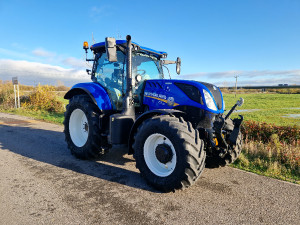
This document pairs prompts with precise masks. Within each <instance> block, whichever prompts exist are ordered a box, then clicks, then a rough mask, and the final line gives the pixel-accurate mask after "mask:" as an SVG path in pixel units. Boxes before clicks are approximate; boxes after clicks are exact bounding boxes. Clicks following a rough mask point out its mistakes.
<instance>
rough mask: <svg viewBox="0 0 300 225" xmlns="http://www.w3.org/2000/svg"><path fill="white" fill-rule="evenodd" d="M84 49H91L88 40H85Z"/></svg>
mask: <svg viewBox="0 0 300 225" xmlns="http://www.w3.org/2000/svg"><path fill="white" fill-rule="evenodd" d="M83 49H85V50H88V49H89V43H88V42H87V41H85V42H83Z"/></svg>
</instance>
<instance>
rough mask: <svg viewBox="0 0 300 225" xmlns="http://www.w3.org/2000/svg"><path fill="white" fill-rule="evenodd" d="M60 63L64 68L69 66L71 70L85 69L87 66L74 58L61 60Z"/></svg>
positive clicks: (82, 61)
mask: <svg viewBox="0 0 300 225" xmlns="http://www.w3.org/2000/svg"><path fill="white" fill-rule="evenodd" d="M62 63H63V64H64V65H66V66H71V67H73V68H86V67H87V64H86V62H85V61H84V60H82V59H77V58H74V57H69V58H66V59H63V60H62Z"/></svg>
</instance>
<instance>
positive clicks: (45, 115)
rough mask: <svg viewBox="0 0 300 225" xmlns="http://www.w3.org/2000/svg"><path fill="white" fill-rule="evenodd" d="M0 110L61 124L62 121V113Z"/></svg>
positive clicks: (0, 110)
mask: <svg viewBox="0 0 300 225" xmlns="http://www.w3.org/2000/svg"><path fill="white" fill-rule="evenodd" d="M0 112H6V113H12V114H17V115H21V116H27V117H31V118H34V119H38V120H44V121H47V122H51V123H57V124H62V123H63V121H64V113H63V112H62V113H53V112H52V113H51V112H47V111H28V110H25V109H22V108H20V109H0Z"/></svg>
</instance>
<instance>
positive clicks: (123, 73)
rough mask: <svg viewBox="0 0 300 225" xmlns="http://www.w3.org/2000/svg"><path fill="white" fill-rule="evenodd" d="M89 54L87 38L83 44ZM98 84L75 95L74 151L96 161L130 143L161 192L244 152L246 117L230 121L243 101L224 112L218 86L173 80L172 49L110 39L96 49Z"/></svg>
mask: <svg viewBox="0 0 300 225" xmlns="http://www.w3.org/2000/svg"><path fill="white" fill-rule="evenodd" d="M83 48H84V49H85V51H86V53H87V50H88V48H89V47H88V43H87V42H84V47H83ZM90 49H91V50H92V52H93V53H94V58H93V59H87V61H92V62H93V67H92V70H87V72H88V74H89V75H91V79H92V82H90V83H79V84H76V85H75V86H73V87H72V89H71V90H70V91H69V92H67V93H66V95H65V99H69V104H68V105H67V107H66V112H65V120H64V133H65V139H66V142H67V145H68V148H69V149H70V150H71V153H72V154H73V155H75V156H76V157H78V158H80V159H95V158H98V157H100V156H101V155H103V154H104V153H106V152H107V151H108V149H110V148H112V147H114V146H119V145H126V146H128V154H133V156H134V158H135V160H136V167H137V168H138V169H139V170H140V173H141V175H142V176H143V177H144V178H145V179H146V181H147V183H148V184H150V185H151V186H153V187H155V188H157V189H159V190H162V191H166V192H168V191H175V190H177V189H183V188H187V187H189V186H190V185H192V184H193V183H195V181H196V180H197V179H198V178H199V176H200V174H201V173H202V171H203V169H204V168H205V166H206V167H210V168H213V167H219V166H225V165H227V164H229V163H232V162H233V161H234V160H235V159H237V157H238V156H239V154H240V152H241V149H242V135H241V132H240V126H241V123H242V121H243V117H242V116H240V117H239V118H236V119H233V120H232V119H230V118H229V116H230V114H231V113H232V112H233V111H234V110H235V108H236V107H237V106H238V105H241V104H242V103H243V100H242V99H241V100H239V101H238V102H237V103H236V104H235V105H234V106H233V107H232V109H231V110H230V111H229V113H228V114H227V115H225V114H224V110H225V104H224V100H223V96H222V93H221V91H220V89H219V88H218V87H216V86H215V85H212V84H209V83H205V82H198V81H188V80H173V79H171V77H170V79H166V78H165V74H164V73H163V67H166V65H167V64H176V72H177V73H178V74H179V73H180V66H181V60H180V58H177V60H176V61H170V60H166V59H165V58H166V57H167V53H166V52H161V51H156V50H153V49H150V48H146V47H143V46H141V45H139V44H137V43H135V42H132V41H131V37H130V36H129V35H128V36H127V37H126V40H117V41H116V40H115V39H114V38H106V39H105V42H101V43H97V44H94V45H92V46H91V47H90Z"/></svg>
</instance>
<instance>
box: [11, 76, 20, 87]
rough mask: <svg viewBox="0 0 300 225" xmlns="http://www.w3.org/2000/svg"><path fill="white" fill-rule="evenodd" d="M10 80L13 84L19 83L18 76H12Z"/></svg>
mask: <svg viewBox="0 0 300 225" xmlns="http://www.w3.org/2000/svg"><path fill="white" fill-rule="evenodd" d="M12 82H13V85H18V84H19V82H18V77H13V78H12Z"/></svg>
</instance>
